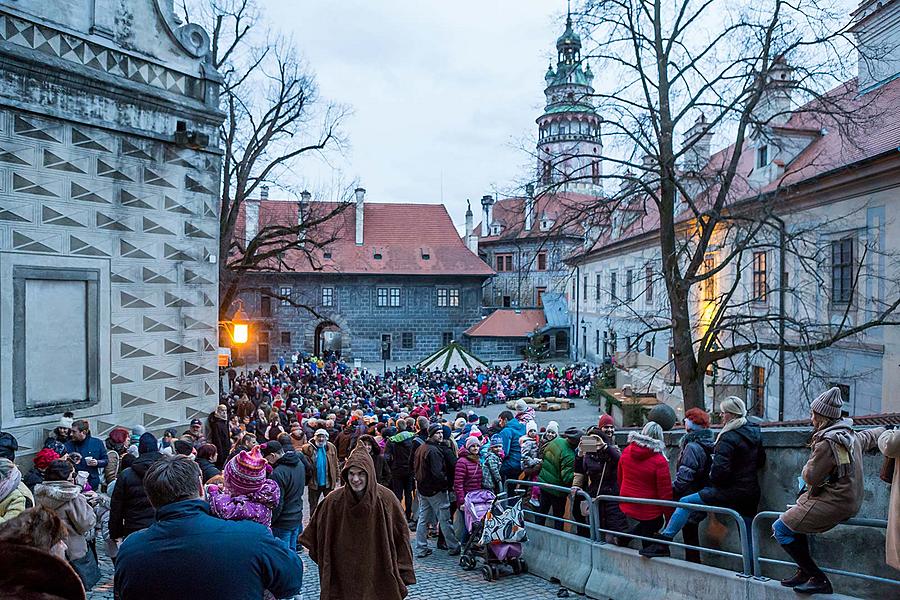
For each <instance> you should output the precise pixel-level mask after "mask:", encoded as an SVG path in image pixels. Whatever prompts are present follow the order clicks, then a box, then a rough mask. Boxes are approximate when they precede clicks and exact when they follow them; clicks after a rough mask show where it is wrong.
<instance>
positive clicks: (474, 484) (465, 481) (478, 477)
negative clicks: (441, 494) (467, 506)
mask: <svg viewBox="0 0 900 600" xmlns="http://www.w3.org/2000/svg"><path fill="white" fill-rule="evenodd" d="M483 482H484V473H483V471H482V469H481V463H480V462H479V461H478V455H477V454H476V455H474V456H473V455H471V454H469V453H468V452H467V451H466V449H465V448H461V449H460V450H459V460H457V461H456V470H455V473H454V476H453V493H454V494H455V496H456V503H457V504H458V505H459V506H462V505H463V502H464V501H465V499H466V494H468V493H469V492H474V491H475V490H480V489H482V483H483Z"/></svg>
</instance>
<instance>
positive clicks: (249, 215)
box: [244, 188, 265, 248]
mask: <svg viewBox="0 0 900 600" xmlns="http://www.w3.org/2000/svg"><path fill="white" fill-rule="evenodd" d="M263 189H265V188H263ZM260 196H262V192H260ZM258 228H259V199H257V198H247V199H246V200H245V201H244V247H245V248H246V247H247V246H248V245H250V242H251V241H252V240H253V238H255V237H256V233H257V231H258Z"/></svg>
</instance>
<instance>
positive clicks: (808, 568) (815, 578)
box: [781, 534, 834, 594]
mask: <svg viewBox="0 0 900 600" xmlns="http://www.w3.org/2000/svg"><path fill="white" fill-rule="evenodd" d="M781 547H782V548H784V551H785V552H787V553H788V555H790V557H791V558H793V559H794V562H795V563H797V567H799V571H800V573H798V574H797V575H795V576H794V578H797V577H798V576H799V575H800V574H801V573H802V574H806V575H807V576H808V579H807V580H806V582H805V583H799V584H796V585H794V586H787V587H793V588H794V591H795V592H797V593H798V594H832V593H834V592H833V591H832V588H831V582H830V581H829V580H828V577H826V576H825V573H823V572H822V570H821V569H820V568H819V567H818V565H816V562H815V561H814V560H813V558H812V555H811V554H810V553H809V540H808V539H807V537H806V536H805V535H803V534H797V536H796V539H795V540H794V541H793V542H791V543H790V544H782V546H781ZM794 578H792V579H794ZM788 581H791V580H788ZM782 584H783V585H784V582H782Z"/></svg>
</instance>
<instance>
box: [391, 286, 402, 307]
mask: <svg viewBox="0 0 900 600" xmlns="http://www.w3.org/2000/svg"><path fill="white" fill-rule="evenodd" d="M390 305H391V306H400V288H391V294H390Z"/></svg>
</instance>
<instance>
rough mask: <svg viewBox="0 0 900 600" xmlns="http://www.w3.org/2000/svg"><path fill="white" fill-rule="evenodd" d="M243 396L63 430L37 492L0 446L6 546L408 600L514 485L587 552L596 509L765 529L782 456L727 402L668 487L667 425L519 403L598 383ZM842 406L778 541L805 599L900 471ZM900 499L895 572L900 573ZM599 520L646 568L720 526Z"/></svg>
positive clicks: (90, 567)
mask: <svg viewBox="0 0 900 600" xmlns="http://www.w3.org/2000/svg"><path fill="white" fill-rule="evenodd" d="M227 376H228V377H227V385H226V389H225V390H224V391H223V393H222V395H221V404H220V405H219V406H218V407H216V409H215V410H214V411H212V412H211V413H210V414H209V415H208V417H207V419H206V421H205V422H203V421H201V420H200V419H194V420H192V421H191V422H190V425H189V426H188V427H187V428H186V429H185V430H184V431H181V432H180V433H179V431H177V430H176V429H169V430H166V431H165V432H163V434H162V436H161V437H160V438H159V439H157V438H156V437H155V436H154V435H153V434H152V433H150V432H147V431H145V430H144V428H143V427H142V426H140V425H134V426H132V427H130V428H126V427H124V426H122V427H116V428H114V429H112V430H111V431H110V432H108V434H107V436H106V439H105V440H103V441H101V440H100V439H98V438H96V437H94V436H93V435H92V433H91V431H90V427H89V424H88V422H87V421H85V420H82V419H77V420H76V419H74V418H73V415H71V414H69V413H67V414H65V415H64V416H63V417H62V418H61V419H60V421H59V424H58V427H56V428H55V429H54V431H53V433H52V435H51V436H50V437H49V438H48V439H47V440H46V442H45V444H44V448H43V449H42V450H40V451H39V452H38V453H37V454H36V455H35V456H34V460H33V466H32V468H31V469H30V470H28V471H27V473H26V474H25V475H22V474H21V473H20V472H19V470H18V469H17V468H16V466H15V464H14V463H13V462H12V461H11V459H12V457H13V456H12V455H13V454H14V451H15V448H13V447H12V444H14V443H15V440H14V439H13V440H12V442H10V441H9V440H8V439H6V438H4V437H3V435H6V434H0V454H2V453H4V452H6V453H7V454H8V456H7V458H8V460H7V459H0V523H2V524H0V540H3V541H5V542H8V543H26V542H21V541H20V542H16V541H15V540H25V539H36V538H40V543H35V544H32V545H33V546H36V547H38V548H40V549H42V550H44V551H46V552H47V553H48V554H50V555H52V557H54V560H56V561H57V562H62V563H63V565H62V567H61V566H60V565H58V564H57V565H56V566H55V567H54V568H58V569H59V570H60V571H61V572H62V571H64V570H65V569H63V567H65V566H66V565H68V567H70V571H73V572H74V573H75V574H76V581H79V582H80V585H81V586H82V587H83V589H88V590H89V589H91V587H92V586H93V585H94V584H95V583H96V582H97V580H98V578H99V570H98V568H97V557H98V551H97V544H98V543H100V544H103V550H104V551H105V553H106V554H107V555H108V556H109V557H110V558H111V559H112V560H113V561H114V564H115V584H114V587H115V590H116V595H117V597H118V598H122V599H123V600H133V599H142V598H157V597H160V596H163V595H165V594H166V593H167V592H169V591H171V590H172V589H176V588H177V587H178V584H180V585H183V582H184V581H191V586H192V589H191V591H192V594H193V595H195V596H197V597H215V598H241V599H246V598H260V597H262V598H291V597H294V596H295V595H297V594H299V592H300V588H301V586H302V580H303V565H302V562H301V561H300V559H299V558H298V554H299V553H302V552H303V551H304V549H306V550H308V552H309V557H310V559H312V560H313V561H314V562H315V563H316V564H317V566H318V570H319V580H320V589H321V598H323V599H325V600H331V599H338V598H349V597H353V598H360V599H363V600H366V599H369V598H372V599H374V598H379V599H392V598H404V597H406V595H407V593H408V586H410V585H412V584H414V583H415V581H416V578H415V572H414V569H413V556H415V557H416V558H418V559H420V560H427V559H428V557H429V556H430V555H432V554H433V553H434V551H435V548H436V549H438V550H441V551H446V552H447V554H448V555H450V556H455V555H458V554H460V549H461V546H462V545H463V544H464V543H465V542H466V537H467V535H468V533H467V531H466V527H465V520H464V518H463V514H462V512H463V511H462V510H460V508H461V507H462V506H463V503H464V501H465V498H466V495H467V494H469V493H471V492H475V491H478V490H489V491H491V492H493V493H495V494H499V493H501V492H503V491H505V490H506V482H507V481H509V480H520V481H525V482H534V483H535V484H537V485H524V484H522V485H518V486H516V490H515V491H516V493H518V494H519V495H521V497H522V498H523V499H524V502H527V503H528V508H529V510H530V511H533V512H534V513H535V514H536V515H537V516H536V517H535V518H534V520H537V521H538V522H539V523H541V524H544V523H547V522H549V524H550V525H551V526H553V527H556V528H558V529H563V528H565V527H567V525H566V522H567V521H568V522H573V523H576V524H580V525H578V526H575V527H574V528H573V531H574V532H575V533H578V534H580V535H585V536H587V535H589V528H588V527H587V523H588V519H589V514H590V508H591V506H590V502H589V501H587V500H585V497H584V494H586V495H587V497H588V498H590V499H593V498H596V497H597V496H598V495H621V496H626V497H630V498H643V499H649V500H673V499H674V500H681V501H683V502H689V503H691V504H695V505H708V506H721V507H727V508H732V509H734V510H735V511H737V512H738V513H739V514H740V515H741V516H743V517H744V519H745V520H746V521H747V522H748V524H749V522H750V521H751V520H752V518H753V516H754V515H755V514H756V512H757V510H758V508H759V506H758V505H759V500H760V495H761V491H760V487H759V479H758V471H759V470H760V469H761V468H762V467H763V466H764V465H765V461H766V456H765V451H764V449H763V446H762V438H761V434H760V428H759V426H758V425H757V424H755V423H754V422H753V421H752V420H751V419H748V417H747V411H746V408H745V405H744V403H743V401H742V400H741V399H739V398H736V397H730V398H728V399H726V400H725V401H723V402H721V403H720V406H719V415H718V416H719V420H720V423H721V429H720V430H719V431H718V432H716V433H714V432H713V430H711V429H710V415H709V414H707V413H705V412H704V411H702V410H700V409H696V408H694V409H691V410H689V411H687V412H686V414H685V417H684V419H683V426H684V429H685V435H684V436H683V437H682V438H681V443H680V448H679V451H678V454H677V458H676V459H675V463H676V464H675V465H674V468H671V469H670V465H669V458H667V456H666V452H665V450H666V448H665V443H664V439H663V430H662V428H661V427H660V425H659V424H657V423H655V422H652V421H651V422H648V423H647V424H646V425H645V426H644V427H643V429H642V430H640V431H633V432H631V433H629V435H628V439H627V444H625V445H624V447H622V448H620V447H619V446H618V445H617V443H616V437H615V424H614V421H613V419H612V417H610V416H609V415H607V414H603V413H601V415H600V418H599V420H598V422H597V424H596V425H593V426H590V427H587V428H585V429H581V428H577V427H570V428H567V429H564V430H563V431H560V427H559V425H558V424H557V423H556V422H555V421H552V420H548V421H547V422H546V423H543V424H541V423H538V420H537V419H536V415H535V413H534V410H533V409H532V408H530V407H529V405H528V404H527V403H526V402H525V401H524V400H523V398H525V397H528V396H531V397H540V396H545V395H554V396H567V397H583V396H584V395H585V393H586V392H587V390H588V389H589V388H590V386H591V382H592V379H593V377H595V376H596V372H595V371H594V370H592V369H590V368H587V367H583V366H569V367H566V368H555V367H545V366H537V365H530V364H523V365H520V366H518V367H515V368H513V367H503V368H494V369H490V370H468V371H461V370H451V371H449V372H441V371H418V370H416V369H413V368H406V369H399V370H396V371H389V372H388V373H386V374H385V375H376V374H373V373H370V372H368V371H366V370H362V369H353V368H350V367H348V366H347V365H346V364H344V363H342V362H341V361H340V360H328V361H325V360H320V359H318V358H315V357H309V358H307V359H302V360H301V359H299V358H298V360H296V361H291V362H290V363H286V362H285V361H281V363H280V364H279V365H273V366H272V367H271V368H270V369H257V370H252V371H245V372H243V373H237V372H236V371H228V372H227ZM501 401H502V402H505V403H508V406H509V407H510V408H509V409H507V410H504V411H502V412H501V413H500V414H499V416H498V417H497V418H496V419H494V420H491V419H489V418H487V417H486V416H484V415H481V414H479V411H480V410H481V409H482V407H484V406H485V405H487V404H490V403H494V402H501ZM841 404H842V403H841V400H840V393H839V391H835V390H829V391H828V392H826V393H825V394H823V395H822V396H820V397H819V398H818V399H817V400H816V401H815V402H814V403H813V405H812V420H813V425H814V435H813V442H812V454H811V456H810V459H809V462H808V463H807V465H806V467H805V468H804V471H803V482H804V485H805V489H804V490H801V491H802V494H801V495H800V497H799V499H798V501H797V504H796V506H794V507H792V508H791V509H790V510H789V511H788V512H787V513H785V514H784V515H783V516H782V517H781V518H780V519H779V520H778V521H777V522H776V523H775V526H774V535H775V538H776V539H777V541H778V542H779V543H780V544H781V545H782V547H783V548H784V549H785V551H786V552H787V553H788V554H789V556H791V557H792V558H793V559H794V561H795V562H796V563H797V565H798V570H797V572H796V574H795V575H794V576H792V577H791V578H788V579H786V580H784V581H783V582H782V583H783V584H784V585H786V586H790V587H793V588H794V589H795V590H796V591H798V592H804V593H830V591H831V584H830V582H829V581H828V578H827V577H826V576H825V574H824V573H823V572H822V571H821V569H819V568H818V566H817V565H816V563H815V562H814V561H813V560H812V558H811V556H810V553H809V544H808V540H807V535H808V534H814V533H819V532H823V531H827V530H828V529H830V528H832V527H834V526H835V525H836V524H838V523H839V522H841V521H843V520H845V519H847V518H849V517H850V516H853V515H854V514H856V512H857V511H858V510H859V508H860V504H861V501H862V497H863V492H862V458H861V457H862V453H863V452H865V451H867V450H869V449H872V448H874V447H875V446H876V445H878V446H880V448H881V450H882V451H883V452H884V453H885V454H886V455H888V456H897V455H898V454H900V432H897V431H885V430H884V429H873V430H869V431H855V430H854V429H853V428H852V422H850V421H849V420H848V419H846V418H844V417H843V416H842V414H841V408H842V407H841ZM10 437H11V436H10ZM10 448H11V450H9V449H10ZM8 450H9V451H8ZM671 473H674V478H673V477H672V475H671ZM897 473H900V468H898V469H897ZM898 479H900V475H895V483H900V481H897V480H898ZM897 487H898V486H897V485H895V486H894V492H893V493H894V497H893V500H894V504H895V506H894V507H893V508H892V511H891V519H892V525H891V531H890V532H889V535H888V546H887V552H888V563H889V564H891V565H893V566H895V567H897V568H900V539H898V538H900V533H898V532H897V531H896V530H897V528H898V527H900V522H898V521H900V506H896V505H897V504H900V495H897ZM582 492H584V494H582ZM598 509H599V511H598V515H599V522H598V525H599V527H600V528H601V529H602V530H604V532H605V535H606V536H607V537H608V539H609V541H611V542H613V543H617V544H619V545H622V546H627V545H631V544H634V543H635V538H634V537H633V536H638V539H640V538H643V539H640V541H639V542H638V543H639V546H640V553H641V555H643V556H646V557H649V558H652V557H659V556H668V555H669V546H668V544H667V542H670V541H672V540H673V539H674V538H675V536H676V535H677V534H678V533H681V534H682V536H683V538H684V542H685V543H686V544H690V545H698V543H699V533H698V530H699V523H701V522H702V521H703V519H704V518H705V516H706V515H705V513H703V512H702V511H699V510H687V509H684V508H678V509H676V510H674V511H673V510H672V509H670V508H667V507H663V506H660V505H654V504H638V503H635V502H613V501H605V502H599V503H598ZM305 516H307V517H308V523H307V525H306V527H305V528H304V522H305V521H306V519H305V518H304V517H305ZM413 532H414V533H415V535H414V543H411V542H410V538H411V534H412V533H413ZM432 540H433V541H432ZM6 551H7V550H5V549H3V548H0V554H2V553H3V552H6ZM351 555H352V556H353V557H354V559H353V560H352V561H348V560H347V559H346V558H347V556H351ZM201 556H202V559H201V560H200V561H199V563H198V557H201ZM686 558H687V559H688V560H692V561H695V562H699V560H700V555H699V552H697V551H695V550H694V551H690V550H689V551H688V552H687V553H686ZM68 572H69V571H66V573H68ZM362 572H364V573H366V576H365V577H360V576H359V574H360V573H362ZM23 573H24V574H25V575H27V571H23ZM57 581H58V583H59V585H60V586H62V587H61V588H60V590H63V589H64V586H68V585H70V584H72V578H71V577H69V576H68V575H66V576H65V577H62V576H61V577H60V578H58V580H57ZM0 585H3V584H2V582H0ZM23 585H24V584H23ZM2 589H5V588H2ZM80 593H81V596H78V595H66V594H64V593H62V591H61V592H60V593H59V594H58V595H59V597H64V598H69V597H72V598H77V597H83V596H84V592H83V591H81V592H80Z"/></svg>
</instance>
